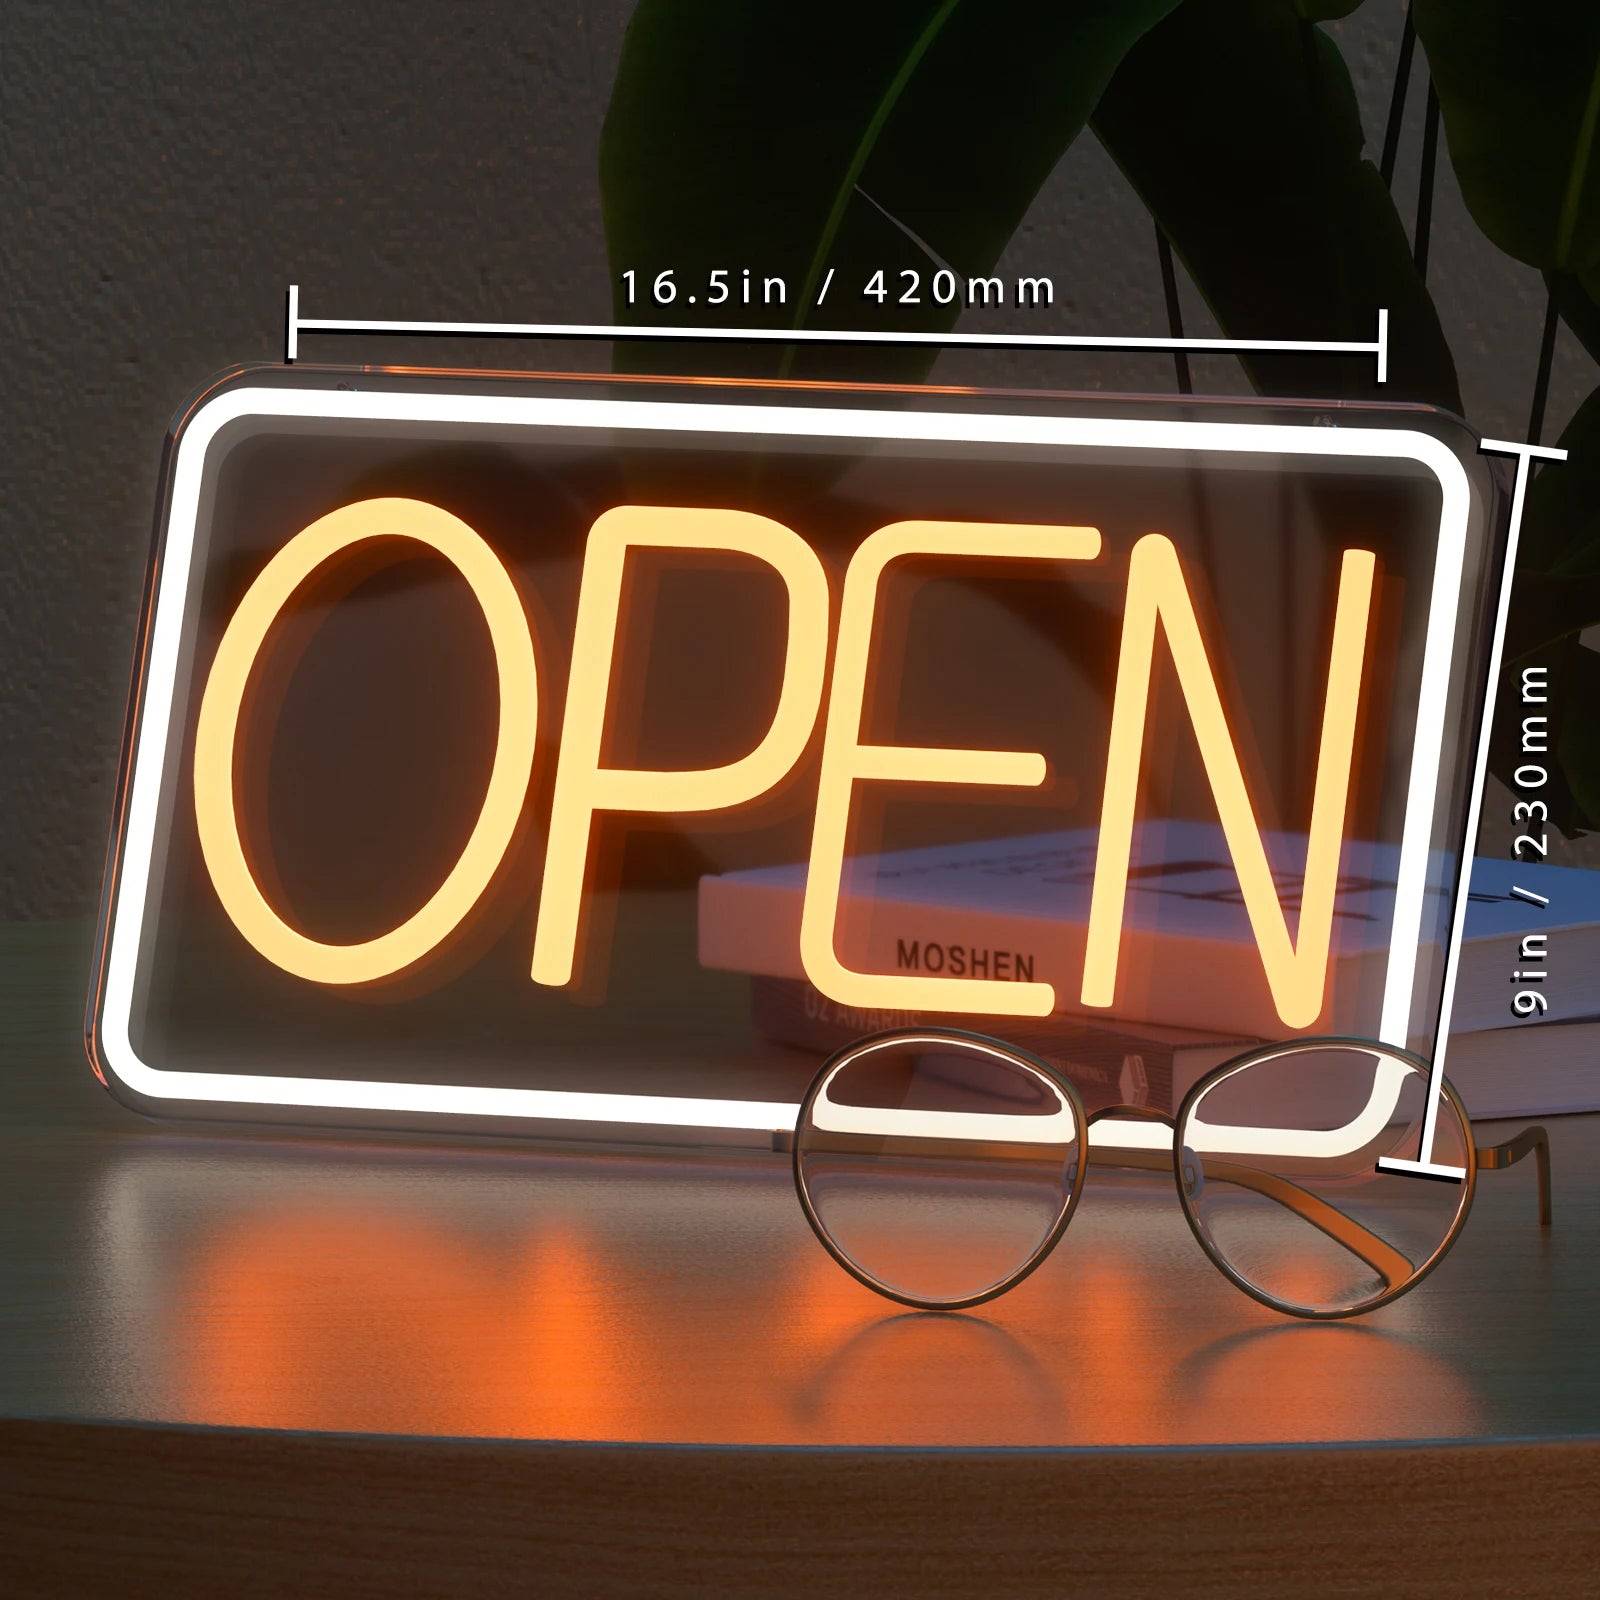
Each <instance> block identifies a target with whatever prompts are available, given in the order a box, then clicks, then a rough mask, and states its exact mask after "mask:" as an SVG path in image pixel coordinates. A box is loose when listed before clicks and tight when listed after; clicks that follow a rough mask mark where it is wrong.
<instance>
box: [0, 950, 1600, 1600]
mask: <svg viewBox="0 0 1600 1600" xmlns="http://www.w3.org/2000/svg"><path fill="white" fill-rule="evenodd" d="M86 967H87V931H86V929H85V928H84V927H83V926H82V925H80V924H58V925H37V926H33V927H26V928H7V929H3V930H0V974H3V976H0V1058H3V1064H0V1196H3V1200H4V1206H3V1211H0V1218H3V1220H0V1252H3V1260H4V1284H5V1291H6V1292H5V1297H4V1304H3V1306H0V1332H3V1349H4V1360H3V1365H0V1419H3V1420H0V1463H3V1465H0V1507H3V1517H4V1540H3V1544H4V1550H3V1553H0V1592H3V1593H5V1594H7V1595H11V1594H32V1593H61V1594H73V1595H97V1594H102V1593H111V1592H118V1593H125V1592H135V1593H150V1594H157V1593H159V1594H162V1595H164V1596H170V1595H174V1594H184V1593H205V1594H210V1593H227V1594H229V1595H254V1594H267V1593H285V1592H289V1593H296V1594H342V1595H343V1594H347V1595H366V1594H369V1593H370V1594H372V1595H375V1596H376V1595H383V1596H385V1597H391V1596H394V1595H397V1594H412V1593H416V1594H448V1593H479V1592H483V1593H490V1592H495V1593H502V1592H508V1591H509V1592H523V1591H526V1592H530V1593H531V1592H539V1593H559V1592H572V1593H583V1594H610V1593H617V1594H623V1593H641V1592H643V1593H652V1594H668V1595H686V1596H687V1595H705V1594H714V1593H721V1592H728V1591H741V1592H756V1593H763V1594H769V1593H770V1594H791V1593H802V1592H812V1591H814V1590H817V1589H820V1590H822V1591H823V1592H831V1593H838V1592H851V1591H855V1590H862V1591H866V1590H871V1591H873V1592H875V1593H881V1594H899V1593H906V1594H911V1593H916V1594H939V1595H943V1594H958V1593H968V1592H971V1593H980V1592H982V1593H1002V1592H1003V1593H1006V1594H1034V1593H1037V1594H1048V1595H1059V1594H1064V1593H1083V1594H1094V1595H1119V1594H1138V1593H1147V1592H1149V1591H1150V1589H1151V1587H1152V1586H1154V1585H1155V1584H1157V1583H1161V1584H1162V1585H1169V1584H1176V1585H1178V1586H1180V1590H1181V1592H1182V1593H1184V1594H1185V1595H1186V1596H1197V1595H1211V1594H1218V1595H1221V1594H1232V1593H1239V1592H1250V1591H1253V1590H1255V1589H1260V1590H1261V1592H1271V1593H1285V1592H1290V1591H1291V1590H1292V1591H1293V1592H1295V1593H1297V1594H1305V1593H1330V1594H1343V1593H1363V1592H1370V1593H1382V1594H1384V1595H1405V1594H1413V1593H1415V1594H1422V1593H1433V1592H1437V1589H1438V1588H1439V1587H1440V1586H1442V1585H1446V1584H1448V1585H1450V1586H1451V1587H1453V1591H1454V1592H1455V1593H1458V1594H1461V1593H1487V1592H1491V1591H1493V1590H1495V1589H1496V1588H1503V1589H1504V1590H1505V1591H1506V1592H1519V1593H1521V1592H1538V1593H1583V1592H1592V1591H1591V1590H1590V1589H1589V1587H1588V1585H1589V1584H1590V1583H1591V1582H1592V1580H1593V1571H1594V1563H1595V1561H1596V1559H1597V1557H1600V1544H1597V1538H1596V1533H1595V1526H1594V1523H1595V1519H1594V1506H1595V1503H1596V1489H1597V1488H1600V1371H1597V1369H1596V1361H1595V1355H1596V1349H1595V1337H1594V1328H1595V1320H1596V1316H1597V1313H1600V1293H1597V1287H1600V1285H1597V1270H1596V1263H1597V1259H1600V1257H1597V1250H1596V1247H1597V1244H1600V1117H1569V1118H1562V1119H1555V1120H1554V1121H1553V1123H1552V1124H1551V1138H1552V1144H1553V1147H1554V1157H1555V1196H1556V1200H1555V1208H1556V1226H1555V1228H1554V1229H1553V1230H1551V1231H1550V1232H1549V1233H1548V1234H1541V1231H1540V1230H1539V1228H1538V1227H1537V1226H1536V1218H1535V1201H1534V1192H1533V1175H1532V1170H1531V1167H1528V1166H1523V1167H1518V1168H1517V1169H1515V1170H1514V1171H1513V1172H1511V1173H1508V1174H1488V1175H1486V1176H1485V1177H1484V1179H1483V1181H1482V1183H1481V1184H1480V1188H1479V1196H1478V1201H1477V1205H1476V1207H1475V1209H1474V1214H1473V1217H1472V1220H1471V1222H1470V1224H1469V1226H1468V1229H1467V1232H1466V1234H1465V1235H1464V1237H1463V1239H1462V1241H1461V1242H1460V1244H1459V1245H1458V1246H1457V1247H1456V1249H1455V1251H1454V1253H1453V1254H1452V1255H1451V1257H1450V1258H1449V1260H1448V1261H1447V1262H1446V1263H1445V1265H1444V1266H1443V1267H1442V1268H1441V1269H1440V1270H1439V1271H1438V1272H1437V1273H1436V1274H1435V1275H1434V1276H1433V1277H1432V1278H1431V1279H1430V1280H1429V1282H1428V1283H1427V1284H1426V1285H1424V1286H1423V1287H1421V1288H1419V1289H1418V1290H1417V1292H1416V1293H1414V1294H1412V1295H1410V1296H1407V1297H1406V1298H1404V1299H1403V1300H1401V1301H1399V1302H1398V1303H1397V1304H1395V1305H1394V1306H1392V1307H1389V1308H1387V1309H1385V1310H1383V1311H1380V1312H1378V1313H1376V1314H1374V1315H1372V1316H1370V1317H1367V1318H1365V1319H1362V1320H1360V1321H1358V1322H1356V1323H1349V1324H1333V1325H1315V1324H1300V1323H1295V1322H1292V1321H1289V1320H1287V1319H1285V1318H1282V1317H1279V1316H1276V1315H1275V1314H1273V1313H1271V1312H1269V1311H1267V1310H1265V1309H1264V1308H1262V1307H1260V1306H1257V1305H1256V1304H1255V1303H1254V1302H1252V1301H1250V1300H1249V1299H1247V1298H1246V1297H1245V1296H1243V1295H1241V1294H1239V1293H1238V1292H1237V1291H1236V1290H1234V1289H1232V1288H1231V1287H1230V1286H1229V1285H1228V1284H1227V1283H1226V1282H1225V1281H1224V1280H1223V1278H1222V1277H1221V1276H1220V1275H1219V1274H1218V1273H1216V1272H1215V1271H1214V1270H1213V1269H1212V1268H1211V1267H1210V1266H1209V1265H1208V1264H1207V1262H1206V1261H1205V1259H1204V1257H1203V1256H1202V1255H1201V1253H1200V1252H1199V1250H1198V1249H1197V1248H1196V1246H1195V1245H1194V1243H1193V1241H1192V1240H1191V1238H1190V1236H1189V1234H1188V1230H1187V1229H1186V1228H1185V1226H1184V1223H1183V1220H1182V1217H1181V1215H1180V1213H1179V1211H1178V1207H1177V1205H1176V1202H1175V1200H1171V1199H1170V1198H1168V1199H1166V1200H1165V1203H1161V1202H1160V1201H1157V1200H1155V1199H1145V1198H1141V1197H1140V1195H1139V1194H1137V1193H1124V1194H1119V1193H1117V1192H1115V1185H1114V1184H1112V1185H1107V1186H1106V1187H1105V1188H1103V1189H1102V1188H1100V1187H1099V1174H1097V1175H1096V1185H1097V1187H1096V1188H1095V1189H1094V1190H1092V1191H1091V1192H1090V1193H1089V1194H1088V1195H1086V1197H1085V1200H1084V1203H1083V1205H1082V1206H1081V1207H1080V1209H1079V1211H1078V1214H1077V1216H1076V1218H1075V1219H1074V1222H1073V1225H1072V1229H1071V1233H1070V1235H1069V1237H1068V1239H1067V1240H1066V1241H1065V1242H1064V1243H1063V1245H1062V1246H1061V1248H1060V1249H1059V1250H1058V1251H1057V1252H1056V1254H1055V1256H1054V1257H1053V1258H1052V1259H1051V1261H1050V1262H1049V1263H1048V1264H1047V1265H1046V1266H1045V1267H1044V1268H1043V1269H1042V1270H1041V1271H1040V1272H1039V1273H1037V1274H1036V1275H1035V1276H1034V1277H1033V1278H1032V1279H1030V1280H1029V1281H1028V1282H1026V1283H1025V1284H1023V1285H1022V1286H1021V1287H1020V1288H1019V1289H1018V1290H1017V1291H1015V1292H1014V1293H1013V1294H1011V1295H1009V1296H1007V1297H1006V1298H1005V1299H1003V1300H1002V1301H999V1302H997V1303H995V1304H994V1305H992V1306H988V1307H985V1308H982V1310H981V1311H980V1312H978V1313H975V1314H971V1315H934V1314H926V1313H910V1314H907V1313H903V1312H901V1311H899V1310H898V1309H897V1308H894V1307H892V1306H890V1305H888V1304H887V1303H886V1302H884V1301H882V1300H879V1299H877V1298H876V1297H875V1296H873V1295H871V1294H870V1293H868V1292H867V1291H866V1290H864V1289H861V1288H860V1287H858V1286H857V1285H856V1284H854V1283H853V1282H852V1281H851V1280H850V1279H849V1278H847V1277H846V1276H845V1275H844V1274H843V1273H842V1272H840V1271H839V1270H838V1269H837V1268H836V1267H835V1266H834V1265H833V1264H832V1263H831V1262H829V1261H828V1260H827V1258H826V1257H825V1256H824V1254H823V1253H822V1251H821V1250H820V1248H819V1247H818V1246H817V1245H816V1243H815V1241H814V1240H813V1239H812V1237H811V1235H810V1233H809V1231H808V1230H807V1228H806V1225H805V1223H804V1221H803V1219H802V1218H801V1215H800V1213H799V1210H798V1207H797V1205H796V1203H795V1200H794V1195H793V1192H792V1189H791V1187H790V1182H789V1176H788V1170H787V1163H786V1160H785V1158H783V1157H779V1156H771V1157H767V1156H748V1157H747V1156H723V1157H719V1158H716V1159H709V1158H684V1157H666V1156H659V1155H648V1154H634V1155H605V1154H581V1153H573V1152H571V1151H567V1152H560V1151H554V1150H548V1149H546V1150H541V1149H536V1148H531V1147H518V1146H515V1145H512V1144H509V1143H505V1142H496V1143H490V1142H482V1141H480V1142H469V1141H466V1140H453V1141H452V1140H446V1139H442V1138H441V1139H436V1140H424V1139H419V1138H412V1139H400V1138H389V1139H379V1138H367V1137H357V1136H353V1135H352V1136H335V1135H328V1134H320V1135H311V1134H307V1135H304V1136H300V1135H295V1134H288V1133H281V1132H270V1133H269V1132H251V1131H249V1130H246V1129H239V1130H234V1129H228V1128H220V1127H210V1126H208V1127H204V1128H200V1127H183V1126H179V1125H176V1124H173V1125H162V1124H157V1123H153V1122H146V1121H143V1120H141V1119H140V1118H138V1117H136V1116H134V1115H132V1114H130V1113H129V1112H127V1111H124V1110H123V1109H122V1108H121V1107H119V1106H118V1105H117V1104H115V1103H114V1102H113V1101H112V1100H111V1099H110V1097H109V1096H107V1095H106V1093H105V1092H104V1090H102V1089H101V1088H100V1086H99V1085H98V1084H96V1083H95V1082H94V1080H93V1078H92V1077H91V1076H90V1074H89V1072H88V1069H87V1067H86V1065H85V1063H84V1060H83V1056H82V1051H81V1046H80V1045H79V1043H78V1033H79V1030H80V1027H81V1018H80V1015H79V1009H80V1004H81V998H80V997H81V991H82V982H83V974H84V971H85V970H86ZM7 1568H9V1569H10V1573H11V1575H10V1576H9V1577H7V1576H6V1575H5V1574H6V1569H7ZM1291 1574H1292V1580H1291V1576H1290V1575H1291Z"/></svg>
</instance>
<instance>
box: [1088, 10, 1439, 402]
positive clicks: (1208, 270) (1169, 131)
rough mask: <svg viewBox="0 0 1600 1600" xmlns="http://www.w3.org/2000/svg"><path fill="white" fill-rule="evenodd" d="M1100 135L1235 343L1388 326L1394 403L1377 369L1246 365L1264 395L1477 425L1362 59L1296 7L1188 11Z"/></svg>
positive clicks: (1266, 362)
mask: <svg viewBox="0 0 1600 1600" xmlns="http://www.w3.org/2000/svg"><path fill="white" fill-rule="evenodd" d="M1093 126H1094V129H1095V131H1096V132H1097V133H1098V134H1099V136H1100V138H1101V140H1102V141H1103V142H1104V143H1105V145H1106V148H1107V149H1108V150H1109V151H1110V152H1111V154H1112V156H1113V157H1114V158H1115V160H1116V161H1117V163H1118V165H1119V166H1120V167H1121V168H1122V170H1123V171H1124V172H1125V173H1126V174H1127V176H1128V178H1129V180H1130V181H1131V182H1132V184H1133V186H1134V188H1136V189H1137V190H1138V191H1139V193H1140V194H1141V195H1142V196H1143V197H1144V200H1145V202H1146V203H1147V204H1148V205H1149V207H1150V209H1151V210H1152V211H1153V212H1154V213H1155V216H1156V218H1157V220H1158V221H1159V222H1160V223H1161V225H1162V227H1164V228H1165V229H1166V231H1167V234H1168V236H1169V237H1170V238H1171V240H1172V243H1173V248H1174V250H1175V251H1176V252H1177V253H1178V254H1179V255H1180V256H1181V257H1182V259H1183V261H1184V264H1185V265H1186V266H1187V267H1188V269H1189V273H1190V276H1191V277H1192V278H1193V279H1194V281H1195V283H1196V285H1197V286H1198V287H1199V289H1200V292H1201V293H1202V294H1203V295H1204V296H1205V298H1206V300H1207V302H1208V303H1209V304H1210V306H1211V308H1212V309H1213V311H1214V312H1215V313H1216V316H1217V319H1218V321H1219V322H1220V323H1221V324H1222V326H1223V327H1224V328H1225V329H1226V330H1227V332H1228V333H1229V334H1230V335H1231V336H1233V337H1235V338H1266V339H1297V338H1298V339H1363V340H1365V339H1372V338H1373V337H1374V336H1375V330H1376V328H1377V320H1378V309H1379V307H1387V308H1388V310H1389V320H1390V362H1389V382H1388V383H1387V384H1386V385H1385V386H1384V387H1382V388H1379V387H1378V386H1377V384H1376V373H1375V371H1374V368H1373V363H1372V362H1371V360H1370V358H1368V359H1363V358H1359V357H1358V358H1352V359H1350V360H1348V361H1345V360H1338V359H1331V358H1329V357H1328V356H1326V355H1294V354H1278V353H1269V354H1266V355H1256V356H1251V357H1248V358H1247V359H1246V363H1245V364H1246V367H1247V370H1248V371H1249V373H1250V377H1251V379H1252V381H1253V382H1254V383H1255V385H1256V387H1257V388H1258V389H1261V390H1264V391H1266V392H1268V393H1272V394H1281V395H1341V396H1343V395H1349V396H1356V395H1379V396H1387V397H1389V398H1393V399H1399V400H1425V401H1431V402H1433V403H1435V404H1437V405H1442V406H1445V407H1447V408H1448V409H1450V410H1452V411H1459V410H1460V409H1461V397H1460V389H1459V387H1458V385H1457V382H1456V373H1455V364H1454V362H1453V361H1452V359H1451V356H1450V349H1449V346H1448V345H1447V344H1446V342H1445V339H1444V334H1443V332H1442V330H1441V329H1440V326H1439V318H1438V314H1437V312H1436V311H1435V310H1434V306H1433V301H1432V299H1431V298H1430V296H1429V294H1428V291H1427V288H1426V286H1425V285H1424V284H1423V282H1422V280H1421V278H1420V276H1419V275H1418V273H1417V271H1416V268H1415V267H1414V266H1413V264H1412V260H1411V250H1410V245H1409V243H1408V241H1407V238H1406V232H1405V228H1404V226H1403V225H1402V223H1401V221H1400V218H1399V216H1398V214H1397V213H1396V211H1395V208H1394V203H1393V201H1392V200H1391V199H1390V197H1389V194H1388V191H1387V190H1386V189H1385V188H1384V186H1383V180H1382V179H1381V178H1380V177H1379V175H1378V172H1377V169H1376V168H1375V167H1374V166H1373V165H1372V163H1371V162H1370V161H1367V160H1365V159H1363V156H1362V146H1363V134H1362V128H1361V115H1360V109H1359V107H1358V105H1357V102H1356V97H1355V91H1354V89H1353V88H1352V86H1351V82H1350V74H1349V71H1348V69H1347V68H1346V66H1345V64H1344V58H1343V57H1342V56H1341V55H1340V54H1339V51H1338V49H1337V47H1336V46H1335V45H1334V43H1333V41H1332V40H1331V39H1329V38H1328V37H1327V35H1326V34H1324V33H1323V31H1322V30H1321V29H1320V28H1317V27H1314V26H1313V25H1311V24H1310V23H1308V22H1305V21H1303V20H1302V19H1301V17H1300V16H1299V15H1298V14H1297V12H1296V10H1295V7H1294V5H1293V4H1292V3H1291V0H1185V4H1184V5H1182V6H1181V7H1180V8H1179V9H1178V10H1177V11H1175V12H1173V13H1172V14H1171V15H1170V16H1169V17H1167V18H1166V19H1165V21H1163V22H1162V23H1160V24H1159V25H1158V26H1157V27H1155V28H1152V29H1151V30H1150V32H1149V33H1148V34H1146V36H1145V37H1144V38H1143V39H1142V40H1141V41H1140V42H1139V43H1138V44H1137V45H1136V46H1134V48H1133V49H1132V50H1131V51H1130V52H1129V53H1128V56H1127V58H1126V60H1125V61H1124V62H1123V64H1122V66H1121V67H1120V68H1118V70H1117V74H1116V76H1115V77H1114V78H1113V79H1112V82H1111V85H1110V87H1109V89H1108V90H1107V91H1106V93H1105V95H1104V96H1103V97H1102V99H1101V101H1100V105H1099V107H1098V109H1097V110H1096V112H1095V114H1094V119H1093Z"/></svg>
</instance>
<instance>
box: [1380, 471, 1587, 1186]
mask: <svg viewBox="0 0 1600 1600" xmlns="http://www.w3.org/2000/svg"><path fill="white" fill-rule="evenodd" d="M1478 449H1479V451H1480V453H1481V454H1483V455H1492V456H1515V457H1516V458H1517V478H1516V484H1515V486H1514V487H1513V489H1512V491H1511V525H1510V527H1509V528H1508V529H1507V530H1506V548H1505V558H1504V565H1503V566H1502V567H1501V569H1500V598H1499V602H1498V605H1497V606H1496V609H1495V617H1494V633H1493V636H1492V637H1491V639H1490V643H1489V663H1488V675H1489V676H1488V684H1487V687H1486V688H1485V690H1484V695H1483V712H1482V715H1481V717H1480V719H1479V722H1478V766H1477V774H1476V776H1475V777H1474V778H1473V782H1472V790H1471V792H1470V794H1469V796H1468V799H1467V822H1466V829H1465V832H1464V833H1463V834H1462V839H1461V866H1460V869H1459V871H1458V872H1457V874H1456V897H1455V904H1454V906H1453V907H1452V910H1451V921H1450V941H1449V943H1448V944H1447V945H1446V946H1445V956H1444V986H1443V988H1442V990H1441V991H1440V995H1439V1021H1438V1026H1437V1027H1436V1028H1435V1030H1434V1040H1433V1062H1432V1064H1431V1066H1430V1067H1429V1069H1428V1104H1427V1107H1426V1109H1425V1110H1424V1111H1423V1114H1422V1137H1421V1139H1420V1140H1419V1141H1418V1144H1417V1159H1416V1160H1415V1161H1407V1160H1405V1159H1404V1158H1403V1157H1400V1156H1380V1157H1379V1158H1378V1167H1379V1169H1380V1170H1381V1171H1383V1172H1399V1173H1406V1174H1409V1175H1410V1176H1411V1177H1415V1178H1445V1179H1450V1180H1454V1181H1456V1182H1460V1181H1461V1180H1463V1179H1464V1178H1465V1177H1466V1175H1467V1171H1466V1168H1465V1167H1452V1166H1446V1165H1443V1164H1442V1163H1440V1162H1436V1161H1435V1160H1434V1159H1433V1134H1434V1129H1435V1127H1436V1125H1437V1123H1438V1121H1439V1096H1440V1092H1441V1086H1442V1085H1443V1083H1444V1055H1445V1049H1446V1047H1447V1046H1448V1044H1449V1042H1450V1013H1451V1011H1452V1010H1453V1009H1454V1006H1455V998H1456V975H1457V973H1458V972H1459V971H1460V968H1461V940H1462V936H1463V935H1464V933H1465V931H1466V925H1467V899H1468V895H1469V891H1470V890H1471V888H1472V856H1473V851H1474V849H1475V848H1476V846H1477V841H1478V818H1479V815H1480V813H1481V812H1482V809H1483V790H1484V785H1485V783H1486V781H1487V779H1488V774H1489V740H1490V737H1491V736H1492V734H1493V733H1494V702H1495V696H1496V693H1497V691H1498V690H1499V687H1500V661H1501V657H1502V656H1503V655H1504V654H1505V644H1506V615H1507V613H1508V612H1509V611H1510V609H1511V582H1512V578H1513V576H1514V574H1515V572H1516V566H1517V540H1518V539H1519V538H1520V537H1521V535H1522V508H1523V503H1524V502H1525V500H1526V499H1527V494H1528V473H1529V470H1530V468H1531V467H1532V465H1533V460H1534V458H1535V457H1538V458H1539V459H1540V460H1542V461H1565V460H1566V459H1567V452H1566V451H1565V450H1556V449H1552V448H1551V447H1550V446H1548V445H1538V444H1515V443H1511V442H1509V441H1507V440H1505V439H1483V440H1480V441H1479V444H1478Z"/></svg>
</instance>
